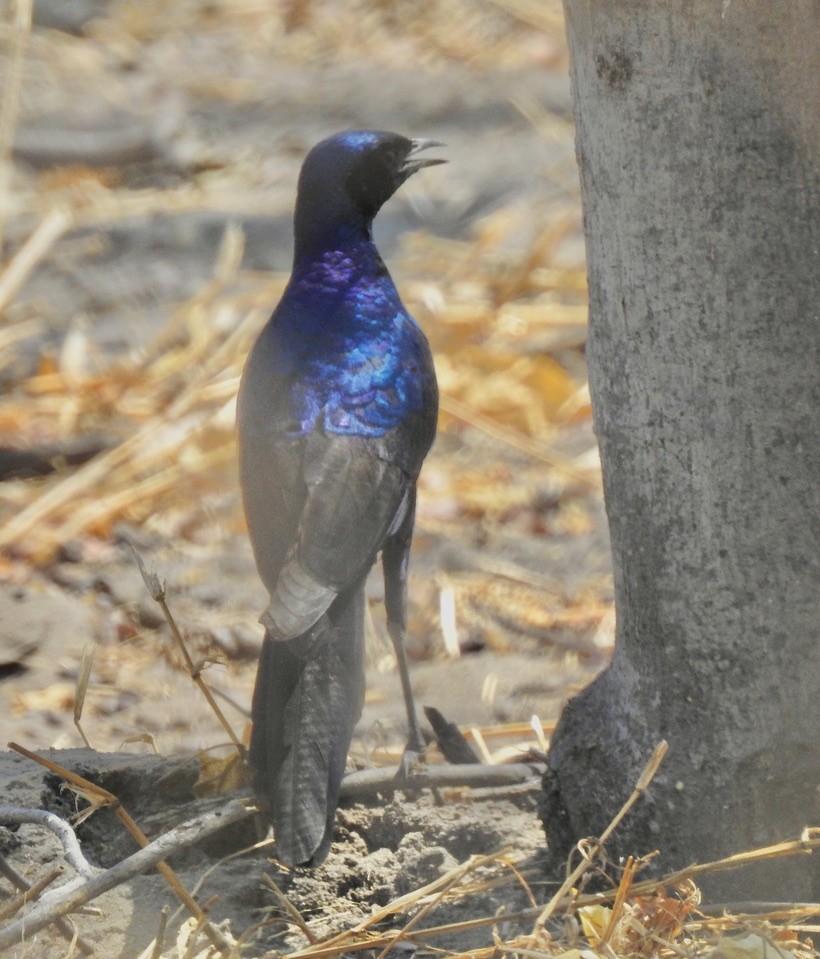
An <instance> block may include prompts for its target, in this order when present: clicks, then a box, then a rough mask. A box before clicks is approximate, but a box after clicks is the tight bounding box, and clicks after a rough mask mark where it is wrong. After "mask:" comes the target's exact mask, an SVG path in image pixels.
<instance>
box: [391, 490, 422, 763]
mask: <svg viewBox="0 0 820 959" xmlns="http://www.w3.org/2000/svg"><path fill="white" fill-rule="evenodd" d="M415 499H416V498H415V490H413V491H412V493H411V494H410V495H409V496H408V498H407V503H406V507H405V513H404V516H403V517H402V518H401V520H400V523H399V528H398V529H397V531H396V532H395V533H394V534H393V535H392V536H391V537H390V538H389V539H388V540H387V541H386V542H385V544H384V548H383V549H382V568H383V570H384V604H385V607H386V608H387V632H388V633H389V634H390V639H391V640H392V641H393V649H394V650H395V651H396V660H397V661H398V666H399V676H400V677H401V689H402V693H403V695H404V707H405V709H406V711H407V725H408V727H409V730H410V735H409V738H408V740H407V745H406V746H405V749H404V755H403V756H402V760H401V770H400V773H399V775H400V776H402V777H403V778H405V779H406V778H407V777H408V776H409V775H410V773H411V772H412V770H413V767H414V766H415V764H416V763H417V762H418V761H419V759H421V757H422V756H423V755H424V750H425V743H424V737H423V736H422V734H421V726H420V725H419V720H418V716H417V715H416V705H415V702H414V700H413V689H412V687H411V685H410V671H409V669H408V668H407V654H406V652H405V648H404V642H405V638H406V636H407V563H408V560H409V558H410V539H411V537H412V534H413V519H414V515H415V505H416V503H415Z"/></svg>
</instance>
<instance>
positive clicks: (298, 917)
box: [262, 874, 317, 946]
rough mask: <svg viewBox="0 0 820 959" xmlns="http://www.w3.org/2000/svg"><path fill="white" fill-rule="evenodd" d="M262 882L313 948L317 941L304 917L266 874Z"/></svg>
mask: <svg viewBox="0 0 820 959" xmlns="http://www.w3.org/2000/svg"><path fill="white" fill-rule="evenodd" d="M262 881H263V882H264V883H265V885H266V886H267V887H268V889H270V891H271V892H272V893H273V894H274V896H276V900H277V902H278V903H279V905H280V906H281V907H282V908H283V909H284V910H285V912H286V913H287V914H288V915H289V916H290V918H291V919H292V920H293V923H294V925H296V926H298V927H299V929H301V930H302V932H303V934H304V936H305V938H306V939H307V941H308V942H309V943H310V944H311V945H312V946H315V945H316V942H317V939H316V936H314V934H313V932H312V930H311V928H310V926H309V925H308V924H307V922H306V921H305V917H304V916H303V915H302V913H301V912H299V910H298V909H297V908H296V906H294V905H293V903H292V902H291V901H290V899H288V897H287V896H286V895H285V894H284V893H283V892H282V890H281V889H280V888H279V887H278V886H277V885H276V883H275V882H274V881H273V880H272V879H271V877H270V876H268V875H267V874H266V875H264V876H263V877H262Z"/></svg>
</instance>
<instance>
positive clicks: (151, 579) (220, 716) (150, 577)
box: [132, 547, 245, 762]
mask: <svg viewBox="0 0 820 959" xmlns="http://www.w3.org/2000/svg"><path fill="white" fill-rule="evenodd" d="M132 551H133V553H134V557H135V558H136V561H137V566H139V570H140V574H141V576H142V581H143V582H144V583H145V586H146V588H147V589H148V592H149V593H150V594H151V599H153V600H154V602H155V603H157V604H158V605H159V607H160V609H161V610H162V612H163V615H164V616H165V619H166V621H167V622H168V625H169V627H170V628H171V635H172V636H173V637H174V640H175V641H176V644H177V646H178V647H179V650H180V652H181V653H182V658H183V659H184V660H185V668H186V669H187V671H188V675H189V676H190V677H191V679H192V680H193V681H194V682H195V683H196V685H197V686H198V687H199V689H200V691H201V693H202V695H203V696H204V697H205V699H206V700H207V702H208V705H209V706H210V707H211V709H212V710H213V713H214V715H215V716H216V718H217V720H218V721H219V724H220V725H221V726H222V728H223V729H224V730H225V732H226V733H227V734H228V737H229V738H230V740H231V742H232V743H233V744H234V746H236V749H237V752H238V753H239V756H240V758H241V759H242V760H243V762H244V759H245V747H244V746H243V745H242V740H241V739H240V738H239V737H238V736H237V735H236V733H235V732H234V731H233V728H232V727H231V724H230V723H229V722H228V720H227V719H226V718H225V714H224V713H223V712H222V710H221V709H220V708H219V705H218V704H217V702H216V700H215V699H214V697H213V693H212V692H211V690H210V688H209V687H208V685H207V683H206V682H205V680H204V679H203V678H202V675H201V671H200V670H199V669H198V668H197V667H196V666H195V665H194V661H193V660H192V659H191V656H190V654H189V652H188V648H187V647H186V645H185V640H184V639H183V638H182V633H181V632H180V631H179V627H178V626H177V624H176V620H175V619H174V617H173V615H172V613H171V610H170V609H169V608H168V603H167V601H166V599H165V584H164V583H162V582H160V579H159V576H157V574H156V573H155V572H153V571H150V572H149V570H148V569H147V568H146V566H145V563H144V562H143V559H142V557H141V556H140V554H139V553H138V552H137V551H136V550H135V549H133V547H132Z"/></svg>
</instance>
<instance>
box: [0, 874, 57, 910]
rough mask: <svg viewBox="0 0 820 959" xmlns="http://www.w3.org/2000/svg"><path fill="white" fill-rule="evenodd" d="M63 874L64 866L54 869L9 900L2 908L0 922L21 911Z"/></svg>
mask: <svg viewBox="0 0 820 959" xmlns="http://www.w3.org/2000/svg"><path fill="white" fill-rule="evenodd" d="M62 874H63V867H62V866H58V867H57V868H56V869H52V870H51V872H49V873H47V874H46V875H45V876H43V878H42V879H40V880H38V881H37V882H35V883H34V885H33V886H29V887H28V889H26V890H25V891H24V892H22V893H20V895H19V896H15V897H14V898H13V899H12V900H11V902H7V903H6V904H5V905H4V906H3V907H2V908H0V922H4V921H5V920H6V919H11V917H12V916H13V915H15V913H17V912H19V911H20V910H21V909H22V908H23V906H25V905H27V904H28V903H30V902H31V901H32V900H34V899H36V898H37V897H38V896H39V895H40V893H41V892H42V891H43V890H44V889H45V888H46V887H47V886H50V885H51V884H52V883H53V882H54V880H55V879H59V877H60V876H62Z"/></svg>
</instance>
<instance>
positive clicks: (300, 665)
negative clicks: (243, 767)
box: [250, 589, 364, 866]
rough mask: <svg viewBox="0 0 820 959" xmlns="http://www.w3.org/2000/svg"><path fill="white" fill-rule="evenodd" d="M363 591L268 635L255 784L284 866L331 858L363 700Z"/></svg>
mask: <svg viewBox="0 0 820 959" xmlns="http://www.w3.org/2000/svg"><path fill="white" fill-rule="evenodd" d="M363 655H364V595H363V592H362V590H361V589H357V590H356V591H355V592H354V593H353V594H352V595H351V594H347V595H346V596H340V597H339V598H338V599H337V600H336V602H335V603H334V604H333V606H332V607H331V608H330V609H329V610H328V612H327V613H326V614H325V615H324V616H322V617H321V619H320V620H319V621H318V623H316V624H315V625H314V626H313V627H312V628H311V629H310V630H309V631H308V632H307V633H305V634H304V635H302V636H299V637H297V638H296V639H293V640H289V641H287V642H281V641H280V642H274V641H272V640H271V639H270V638H269V637H267V636H266V637H265V642H264V645H263V648H262V655H261V657H260V661H259V670H258V672H257V678H256V688H255V690H254V695H253V711H252V712H253V731H252V734H251V748H250V760H251V766H252V768H253V772H254V786H255V788H256V791H257V793H258V794H259V795H260V797H261V798H262V800H263V801H264V802H265V803H266V805H267V807H268V810H269V814H270V818H271V821H272V823H273V827H274V838H275V840H276V854H277V857H278V858H279V859H280V860H281V861H282V862H283V863H285V864H286V865H289V866H293V865H301V864H306V863H310V864H312V865H318V864H319V863H320V862H322V861H323V860H324V858H325V857H326V856H327V852H328V849H329V848H330V842H331V839H332V835H333V822H334V819H335V815H336V807H337V805H338V801H339V789H340V786H341V781H342V776H343V774H344V767H345V759H346V757H347V751H348V749H349V747H350V740H351V738H352V736H353V729H354V726H355V725H356V722H357V720H358V718H359V716H360V715H361V710H362V704H363V701H364V664H363Z"/></svg>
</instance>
